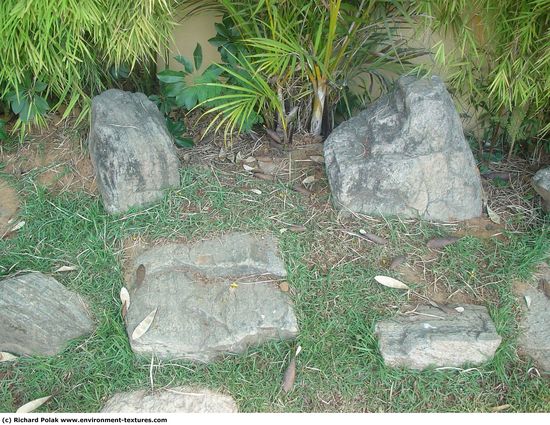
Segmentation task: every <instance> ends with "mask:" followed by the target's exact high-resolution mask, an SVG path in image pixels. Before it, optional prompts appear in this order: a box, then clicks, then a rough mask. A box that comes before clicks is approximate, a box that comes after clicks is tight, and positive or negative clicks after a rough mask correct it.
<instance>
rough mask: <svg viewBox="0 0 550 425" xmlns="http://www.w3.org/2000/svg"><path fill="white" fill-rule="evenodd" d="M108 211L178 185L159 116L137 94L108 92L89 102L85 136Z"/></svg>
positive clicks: (167, 135)
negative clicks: (88, 120)
mask: <svg viewBox="0 0 550 425" xmlns="http://www.w3.org/2000/svg"><path fill="white" fill-rule="evenodd" d="M88 143H89V148H90V155H91V159H92V163H93V165H94V171H95V173H96V177H97V182H98V186H99V191H100V193H101V196H102V198H103V203H104V206H105V209H106V210H107V211H108V212H109V213H118V212H124V211H126V210H128V209H129V208H131V207H140V206H144V205H146V204H149V203H151V202H155V201H157V200H159V199H161V198H162V196H163V192H162V191H163V190H164V189H167V188H171V187H177V186H178V185H179V170H178V168H179V165H180V164H179V160H178V158H177V154H176V149H175V147H174V144H173V141H172V137H171V136H170V133H169V132H168V130H167V128H166V124H165V121H164V118H163V117H162V115H161V113H160V112H159V110H158V108H157V107H156V106H155V104H154V103H153V102H151V101H150V100H149V99H147V96H145V95H144V94H142V93H129V92H124V91H121V90H115V89H112V90H107V91H106V92H103V93H102V94H100V95H99V96H96V97H94V98H93V100H92V119H91V127H90V135H89V138H88Z"/></svg>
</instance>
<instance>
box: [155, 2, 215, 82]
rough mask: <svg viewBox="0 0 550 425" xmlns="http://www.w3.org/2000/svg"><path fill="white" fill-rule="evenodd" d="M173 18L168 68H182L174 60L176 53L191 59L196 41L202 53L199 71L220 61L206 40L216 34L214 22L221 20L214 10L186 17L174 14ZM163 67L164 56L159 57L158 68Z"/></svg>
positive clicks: (213, 48)
mask: <svg viewBox="0 0 550 425" xmlns="http://www.w3.org/2000/svg"><path fill="white" fill-rule="evenodd" d="M175 19H176V22H177V25H176V27H175V29H174V33H173V37H172V42H171V43H170V50H169V52H168V55H169V63H168V67H169V68H170V69H174V70H179V69H181V68H182V65H181V64H180V63H179V62H177V61H176V60H174V56H176V55H182V56H185V57H186V58H187V59H189V60H191V61H192V60H193V51H194V50H195V47H196V46H197V43H200V45H201V47H202V55H203V61H202V66H201V69H200V70H199V71H203V70H204V69H206V68H207V67H208V66H209V65H210V64H212V63H214V62H219V61H220V55H219V53H218V51H217V49H216V48H215V47H214V46H212V45H211V44H210V43H209V42H208V39H209V38H212V37H214V36H215V35H216V28H215V27H214V23H215V22H219V21H221V16H217V15H216V14H215V13H214V12H205V13H201V14H198V15H193V16H191V17H186V18H183V17H182V16H181V14H180V15H177V16H175ZM164 67H165V58H159V62H158V68H159V70H162V69H164Z"/></svg>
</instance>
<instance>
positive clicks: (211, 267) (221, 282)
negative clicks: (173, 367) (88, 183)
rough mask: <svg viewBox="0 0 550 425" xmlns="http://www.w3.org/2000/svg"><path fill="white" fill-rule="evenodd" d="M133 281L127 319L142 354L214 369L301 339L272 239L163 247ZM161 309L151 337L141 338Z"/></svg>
mask: <svg viewBox="0 0 550 425" xmlns="http://www.w3.org/2000/svg"><path fill="white" fill-rule="evenodd" d="M140 265H142V266H143V267H144V270H145V274H144V275H143V274H142V273H141V276H140V273H139V272H138V269H139V268H140ZM142 269H143V268H142ZM131 275H136V276H139V278H137V279H136V282H134V284H133V285H131V284H130V283H131V282H129V287H130V300H131V302H130V308H129V310H128V314H127V316H126V320H127V331H128V335H129V337H130V344H131V347H132V350H133V351H134V352H136V353H138V354H143V355H148V356H150V355H151V354H155V355H156V356H157V357H159V358H161V359H189V360H194V361H200V362H209V361H212V360H214V359H215V358H217V357H219V356H220V355H222V354H224V353H240V352H242V351H244V350H246V349H247V348H248V347H249V346H251V345H257V344H261V343H262V342H264V341H267V340H270V339H287V338H293V337H295V336H296V334H297V332H298V325H297V321H296V317H295V315H294V312H293V310H292V305H291V302H290V300H289V298H288V295H287V294H286V293H283V292H281V290H279V288H278V286H277V284H276V282H277V280H278V279H280V278H281V277H283V276H285V275H286V271H285V267H284V264H283V262H282V260H281V259H280V256H279V254H278V250H277V242H276V240H275V239H274V238H273V237H271V236H267V235H265V236H258V235H251V234H246V233H232V234H228V235H225V236H222V237H219V238H216V239H211V240H206V241H202V242H196V243H193V244H168V245H161V246H157V247H154V248H151V249H150V250H148V251H146V252H144V253H142V254H141V255H139V256H138V257H137V258H136V259H135V260H134V262H133V266H132V273H131ZM155 310H156V314H155V315H154V320H153V322H152V324H151V327H150V328H149V330H148V331H147V332H146V333H145V334H144V335H143V336H141V337H139V338H136V339H134V338H133V333H134V330H135V328H136V327H137V326H138V325H139V324H140V323H141V322H142V321H143V320H144V318H145V317H147V316H148V315H149V314H151V312H153V311H155Z"/></svg>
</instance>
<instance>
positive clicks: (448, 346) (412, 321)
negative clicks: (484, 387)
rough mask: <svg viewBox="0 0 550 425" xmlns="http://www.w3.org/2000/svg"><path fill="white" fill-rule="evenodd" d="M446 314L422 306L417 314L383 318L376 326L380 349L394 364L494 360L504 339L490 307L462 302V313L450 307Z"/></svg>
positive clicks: (410, 365)
mask: <svg viewBox="0 0 550 425" xmlns="http://www.w3.org/2000/svg"><path fill="white" fill-rule="evenodd" d="M449 307H450V308H447V310H448V311H449V312H448V313H445V312H443V311H441V310H439V309H437V308H435V307H432V306H419V307H418V308H417V309H416V311H415V314H409V315H405V316H398V317H395V318H392V319H389V320H383V321H381V322H379V323H378V324H377V325H376V335H377V337H378V342H379V347H380V352H381V353H382V357H383V358H384V362H385V363H386V365H388V366H392V367H406V368H410V369H420V370H422V369H426V368H429V367H444V366H448V367H462V366H466V365H479V364H482V363H484V362H486V361H488V360H490V359H491V358H492V357H493V355H494V354H495V352H496V350H497V348H498V346H499V345H500V342H501V337H500V336H499V335H498V334H497V332H496V329H495V326H494V324H493V322H492V320H491V318H490V317H489V313H488V312H487V309H486V308H485V307H482V306H477V305H468V304H466V305H461V306H460V307H463V308H464V311H463V312H462V313H458V312H456V310H454V308H453V307H458V306H454V305H453V306H449Z"/></svg>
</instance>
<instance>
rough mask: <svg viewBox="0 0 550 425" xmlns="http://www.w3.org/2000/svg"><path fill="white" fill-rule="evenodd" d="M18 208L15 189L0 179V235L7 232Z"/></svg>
mask: <svg viewBox="0 0 550 425" xmlns="http://www.w3.org/2000/svg"><path fill="white" fill-rule="evenodd" d="M18 209H19V197H18V196H17V190H15V188H13V187H11V186H10V185H9V184H8V182H6V181H5V180H2V179H0V237H2V236H3V235H4V234H5V233H7V232H8V231H9V229H10V227H11V223H12V221H13V218H14V217H15V215H16V214H17V210H18Z"/></svg>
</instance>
